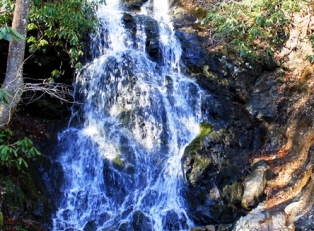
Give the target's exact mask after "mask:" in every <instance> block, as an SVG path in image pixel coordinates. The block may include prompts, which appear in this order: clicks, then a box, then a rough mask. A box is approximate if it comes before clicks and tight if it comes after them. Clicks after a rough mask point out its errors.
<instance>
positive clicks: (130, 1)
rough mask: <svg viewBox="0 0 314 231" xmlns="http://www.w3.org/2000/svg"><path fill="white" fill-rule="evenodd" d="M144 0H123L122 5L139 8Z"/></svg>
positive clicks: (145, 0)
mask: <svg viewBox="0 0 314 231" xmlns="http://www.w3.org/2000/svg"><path fill="white" fill-rule="evenodd" d="M145 2H147V0H123V1H122V5H124V6H126V7H128V8H133V9H139V8H141V6H142V5H143V4H144V3H145Z"/></svg>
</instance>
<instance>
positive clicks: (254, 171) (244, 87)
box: [172, 1, 314, 230]
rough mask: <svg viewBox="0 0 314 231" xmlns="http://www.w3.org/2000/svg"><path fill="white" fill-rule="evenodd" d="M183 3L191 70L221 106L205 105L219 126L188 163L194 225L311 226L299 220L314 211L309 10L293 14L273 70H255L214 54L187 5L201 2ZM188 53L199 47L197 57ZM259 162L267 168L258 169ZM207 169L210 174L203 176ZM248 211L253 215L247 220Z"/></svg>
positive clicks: (182, 32)
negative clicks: (289, 28) (270, 172)
mask: <svg viewBox="0 0 314 231" xmlns="http://www.w3.org/2000/svg"><path fill="white" fill-rule="evenodd" d="M178 2H179V3H180V4H174V5H173V8H172V9H173V16H174V17H175V19H174V22H175V27H176V29H177V30H178V31H177V32H176V33H177V35H178V37H179V39H180V41H181V43H182V46H183V60H184V63H185V65H186V67H187V69H188V71H190V73H191V75H192V76H194V77H195V78H196V79H197V81H198V82H199V83H200V84H201V85H202V86H203V88H204V89H208V90H209V91H210V92H211V93H212V94H213V96H214V97H215V99H217V100H218V102H219V103H216V104H215V105H211V104H210V103H209V104H207V105H206V106H205V107H206V108H207V109H208V113H209V114H208V115H209V116H208V120H209V121H214V122H211V124H213V132H211V133H210V134H208V135H207V136H205V137H204V138H203V139H202V146H201V147H200V148H199V150H198V151H197V152H196V154H195V153H193V154H189V157H188V158H186V159H185V162H184V163H185V173H188V172H190V173H193V174H192V175H193V177H191V176H189V177H187V182H188V183H187V189H186V190H187V192H186V198H187V201H188V204H189V207H190V210H191V213H192V215H193V218H194V219H195V221H196V223H197V224H200V225H205V224H206V222H207V224H214V223H217V222H219V223H220V222H222V223H228V222H232V221H235V220H238V219H239V216H242V218H241V219H239V220H238V221H237V222H236V225H235V226H234V230H276V229H278V230H279V229H280V230H294V229H295V228H296V229H297V227H295V224H297V225H298V226H300V227H308V226H307V224H306V223H302V222H301V223H299V222H297V221H298V219H300V217H302V216H304V214H306V213H307V212H308V211H312V210H311V208H312V205H313V200H312V199H311V198H312V197H313V193H312V192H313V188H312V187H313V180H312V179H313V166H312V163H313V160H312V156H313V155H312V152H313V144H314V138H313V137H314V136H313V132H312V128H313V126H314V125H313V122H314V119H313V116H312V115H313V112H314V106H313V103H312V102H313V100H314V99H313V83H314V68H313V65H312V64H310V63H309V62H307V61H306V55H309V54H310V53H309V51H311V50H312V45H311V43H310V41H309V40H308V39H307V36H308V34H309V33H311V32H312V29H311V25H313V23H311V22H312V19H313V17H311V16H310V14H309V12H310V11H301V12H300V13H299V14H298V15H294V18H293V20H294V21H293V25H294V26H293V27H292V28H291V31H290V38H289V39H288V40H287V42H286V43H285V44H284V45H283V48H282V49H281V50H278V51H277V53H276V54H275V56H274V59H273V60H275V62H274V63H273V64H269V65H266V66H265V64H263V65H260V66H252V65H251V64H250V63H248V62H244V61H241V60H240V59H236V58H235V57H228V55H224V54H220V53H219V52H218V53H217V52H216V53H215V49H214V48H213V46H212V44H211V41H210V40H209V38H210V36H209V34H208V31H207V30H206V28H205V27H204V26H203V25H201V24H199V21H200V20H198V19H199V17H198V16H197V14H194V15H190V14H189V13H188V12H190V13H193V12H192V10H191V7H189V6H188V5H189V4H192V5H193V4H194V6H195V4H196V5H197V4H198V1H187V2H186V3H182V1H178ZM178 2H177V3H178ZM182 5H183V6H185V5H187V7H186V9H187V10H188V11H185V10H184V9H182V8H180V7H181V6H182ZM198 6H200V4H198ZM186 22H188V23H186ZM206 40H207V41H206ZM189 47H197V48H194V52H191V51H189ZM185 50H186V51H187V52H186V54H188V53H190V52H191V55H190V56H188V55H185V53H184V52H185ZM196 60H199V62H197V61H196ZM194 63H197V64H196V65H194ZM235 112H236V113H235ZM234 113H235V114H234ZM243 119H244V121H245V122H244V121H243ZM242 129H243V130H242ZM252 160H254V162H255V161H257V163H260V165H259V164H258V165H255V167H254V165H253V166H251V163H252ZM191 163H193V164H191ZM196 163H197V164H196ZM202 164H204V165H205V168H204V169H202V170H201V171H200V169H201V168H200V167H199V166H202ZM257 166H259V167H257ZM268 166H269V167H268ZM258 169H259V170H258ZM269 170H271V171H272V172H273V175H272V174H270V176H271V177H270V178H269V177H268V176H267V175H268V174H267V172H268V171H269ZM259 171H262V172H261V173H258V172H259ZM226 172H229V173H230V174H229V175H228V174H226ZM245 179H246V180H245ZM253 179H254V181H255V180H257V181H256V182H259V183H258V184H256V186H254V190H256V192H252V191H250V190H249V188H250V186H249V183H250V182H251V180H253ZM266 182H267V183H266ZM242 185H244V188H242ZM242 190H243V195H241V192H242ZM236 192H239V193H236ZM239 195H241V196H239ZM238 196H239V197H238ZM239 201H241V202H242V203H241V202H239ZM241 204H242V205H241ZM256 206H257V207H256ZM242 207H243V208H245V209H248V210H251V209H253V210H252V211H251V212H249V213H248V212H246V211H245V210H243V209H242ZM254 207H256V208H254ZM225 208H227V210H224V209H225ZM217 211H218V212H217ZM221 214H223V216H221ZM246 214H247V215H246ZM307 219H309V218H307ZM301 220H302V219H301ZM305 220H306V219H303V220H302V221H305ZM201 230H205V229H201Z"/></svg>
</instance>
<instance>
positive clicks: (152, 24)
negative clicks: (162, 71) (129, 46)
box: [122, 13, 162, 62]
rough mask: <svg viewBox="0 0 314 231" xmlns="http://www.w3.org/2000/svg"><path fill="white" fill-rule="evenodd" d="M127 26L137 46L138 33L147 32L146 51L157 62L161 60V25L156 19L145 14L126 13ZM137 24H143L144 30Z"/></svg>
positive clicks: (134, 44) (124, 21) (124, 19)
mask: <svg viewBox="0 0 314 231" xmlns="http://www.w3.org/2000/svg"><path fill="white" fill-rule="evenodd" d="M122 20H123V23H124V24H125V28H126V29H127V30H128V31H129V33H130V35H131V36H132V38H133V46H134V47H135V48H136V47H137V43H138V41H136V35H137V33H145V35H146V38H145V39H146V40H145V51H146V52H147V54H148V55H149V57H150V58H151V59H152V60H153V61H156V62H159V61H161V57H162V51H161V48H160V43H159V40H160V39H159V37H160V35H159V27H158V23H157V21H156V20H155V19H153V18H151V17H148V16H145V15H135V16H133V15H131V14H129V13H124V15H123V17H122ZM136 24H140V25H142V27H143V28H144V30H143V31H138V28H137V26H136Z"/></svg>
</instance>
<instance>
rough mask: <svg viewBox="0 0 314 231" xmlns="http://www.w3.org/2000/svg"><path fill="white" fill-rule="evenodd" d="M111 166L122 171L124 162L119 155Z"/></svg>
mask: <svg viewBox="0 0 314 231" xmlns="http://www.w3.org/2000/svg"><path fill="white" fill-rule="evenodd" d="M112 164H113V166H114V167H115V168H117V169H119V170H122V169H123V168H124V167H125V163H124V161H123V160H122V159H121V155H117V156H116V157H115V158H114V159H113V160H112Z"/></svg>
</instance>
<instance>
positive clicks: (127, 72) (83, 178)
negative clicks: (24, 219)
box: [53, 0, 202, 231]
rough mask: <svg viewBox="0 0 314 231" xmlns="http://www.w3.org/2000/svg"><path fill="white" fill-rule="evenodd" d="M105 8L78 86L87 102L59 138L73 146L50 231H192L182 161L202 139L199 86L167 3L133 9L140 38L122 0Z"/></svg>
mask: <svg viewBox="0 0 314 231" xmlns="http://www.w3.org/2000/svg"><path fill="white" fill-rule="evenodd" d="M106 2H107V5H105V6H102V7H101V8H100V9H99V12H98V14H99V18H100V19H101V20H102V21H103V28H102V33H100V36H98V37H97V36H95V37H94V41H93V44H92V47H93V49H95V57H94V60H93V61H92V62H91V63H89V64H88V65H86V66H85V68H84V70H83V71H82V73H81V74H80V75H78V76H77V80H76V84H75V89H76V93H75V94H76V98H77V100H79V101H82V102H83V105H79V106H76V107H74V108H73V115H72V119H71V121H72V122H71V124H72V126H70V128H69V129H67V130H66V131H64V132H63V133H62V134H61V135H60V143H61V141H62V143H63V144H65V143H66V144H67V145H64V147H63V150H64V151H63V152H62V153H61V154H60V156H59V159H58V161H59V162H60V164H61V165H62V167H63V170H64V179H63V186H62V189H61V191H62V198H61V199H60V204H59V206H58V209H57V212H56V214H55V216H54V218H53V230H121V231H122V230H128V231H131V230H156V231H159V230H188V229H189V228H190V227H191V226H192V225H193V222H192V221H191V220H190V219H189V218H188V212H187V211H186V207H185V204H184V200H183V199H182V195H181V190H182V187H183V176H182V171H181V157H182V155H183V152H184V148H185V146H186V145H187V144H189V143H190V142H191V141H192V139H193V138H195V137H196V136H197V135H198V133H199V126H198V124H199V122H200V121H201V97H202V90H201V89H200V88H199V87H198V85H197V84H196V83H195V82H194V81H192V80H191V79H190V78H187V77H185V76H184V75H183V74H182V73H180V66H179V63H180V55H181V47H180V44H179V43H178V41H177V39H176V38H175V36H174V30H173V27H172V24H171V21H170V17H169V16H168V14H167V13H168V2H167V0H158V1H148V2H147V3H146V5H145V6H143V7H142V9H141V11H140V12H136V13H132V12H128V13H130V14H132V16H133V18H134V20H135V21H136V38H134V37H132V35H131V34H130V32H129V30H127V29H126V28H125V26H124V24H123V20H122V17H123V13H124V12H123V11H122V10H121V9H120V8H119V2H118V0H106ZM147 16H149V17H153V18H154V19H155V20H156V21H157V22H158V25H159V52H160V54H162V55H161V57H160V59H159V60H157V61H156V60H155V61H153V59H152V58H150V57H149V56H148V55H147V53H146V49H147V47H146V44H145V42H146V38H147V36H146V33H145V20H147ZM73 124H75V125H76V126H74V125H73ZM60 180H61V179H60Z"/></svg>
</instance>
